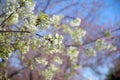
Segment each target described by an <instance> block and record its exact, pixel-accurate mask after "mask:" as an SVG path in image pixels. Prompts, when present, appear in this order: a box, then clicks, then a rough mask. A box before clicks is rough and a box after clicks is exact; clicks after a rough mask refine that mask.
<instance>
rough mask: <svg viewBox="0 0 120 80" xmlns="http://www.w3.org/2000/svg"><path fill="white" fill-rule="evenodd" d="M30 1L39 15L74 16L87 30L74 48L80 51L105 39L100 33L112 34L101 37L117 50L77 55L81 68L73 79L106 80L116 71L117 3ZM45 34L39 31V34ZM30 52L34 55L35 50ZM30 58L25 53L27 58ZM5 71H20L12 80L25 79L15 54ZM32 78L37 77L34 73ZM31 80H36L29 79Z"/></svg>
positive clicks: (107, 0)
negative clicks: (94, 54)
mask: <svg viewBox="0 0 120 80" xmlns="http://www.w3.org/2000/svg"><path fill="white" fill-rule="evenodd" d="M34 1H35V2H36V4H37V5H36V7H35V13H36V14H39V13H40V12H45V13H46V14H48V15H49V16H52V15H54V14H56V15H59V14H63V15H65V18H66V19H74V18H76V17H78V18H80V19H81V20H82V22H81V26H80V27H81V28H83V29H85V30H86V31H87V35H86V36H85V37H84V38H83V42H84V45H83V46H78V48H79V51H80V52H81V51H82V49H83V48H85V47H89V46H92V44H94V43H95V41H96V40H97V39H100V38H105V37H104V36H103V34H104V31H106V30H110V31H111V32H112V37H111V38H105V40H106V41H108V42H111V43H112V44H114V45H116V46H117V50H116V51H111V52H110V51H101V52H98V53H97V55H96V56H94V57H89V56H87V55H86V54H84V53H80V55H79V64H80V65H81V66H82V68H81V69H79V70H78V71H77V74H78V75H76V76H74V77H73V80H107V77H108V75H109V73H110V72H111V71H113V70H116V69H120V66H118V64H120V0H34ZM46 33H47V32H41V34H46ZM66 43H71V41H69V40H67V42H66ZM29 53H33V52H32V51H31V52H29ZM34 53H37V51H36V52H34ZM31 55H32V54H31ZM31 55H30V54H29V57H30V56H31ZM27 57H28V56H27ZM8 69H9V72H10V73H13V72H14V71H18V70H19V69H22V70H23V71H21V72H20V73H21V74H17V75H14V74H13V75H14V76H13V79H14V80H28V79H27V78H28V77H29V74H28V73H29V70H28V69H24V68H23V66H22V63H21V62H20V60H19V59H18V55H15V54H14V55H12V56H11V58H10V59H9V68H8ZM18 73H19V72H18ZM15 74H16V73H15ZM32 75H34V77H36V76H37V75H36V74H35V72H33V74H32ZM33 80H39V79H37V78H33ZM111 80H114V79H111Z"/></svg>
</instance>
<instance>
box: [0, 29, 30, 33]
mask: <svg viewBox="0 0 120 80" xmlns="http://www.w3.org/2000/svg"><path fill="white" fill-rule="evenodd" d="M6 32H13V33H14V32H16V33H17V32H18V33H30V31H3V30H0V33H6Z"/></svg>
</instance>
